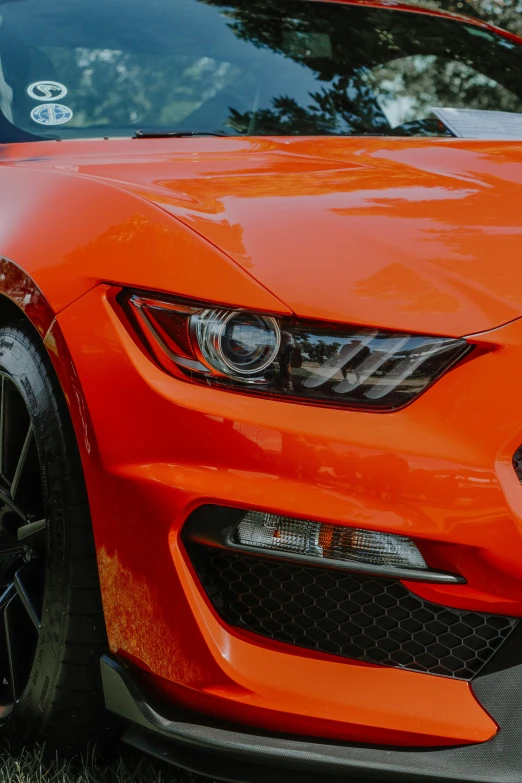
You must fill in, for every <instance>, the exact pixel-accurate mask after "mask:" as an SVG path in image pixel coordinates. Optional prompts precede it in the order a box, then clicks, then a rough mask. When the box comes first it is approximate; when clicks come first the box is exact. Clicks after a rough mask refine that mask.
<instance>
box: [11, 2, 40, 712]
mask: <svg viewBox="0 0 522 783" xmlns="http://www.w3.org/2000/svg"><path fill="white" fill-rule="evenodd" d="M0 2H1V0H0ZM44 516H45V503H44V495H43V483H42V474H41V465H40V460H39V455H38V448H37V443H36V438H35V429H34V424H33V422H32V419H31V414H30V411H29V410H28V408H27V406H26V404H25V402H24V399H23V394H21V393H20V390H19V388H18V386H17V383H16V381H15V380H14V379H13V378H11V377H10V376H9V375H8V374H6V373H4V372H3V371H0V585H1V586H0V723H1V722H2V720H3V719H4V717H5V716H7V715H8V714H9V712H10V711H11V710H12V709H13V708H14V707H15V705H16V703H17V700H18V699H20V697H21V696H22V693H23V691H24V689H25V687H26V685H27V682H28V680H29V677H30V674H31V668H32V664H33V659H34V655H35V650H36V645H37V640H38V635H39V632H40V629H41V624H42V614H43V595H44V584H45V536H46V530H47V527H48V525H47V520H46V519H44ZM5 585H7V586H5Z"/></svg>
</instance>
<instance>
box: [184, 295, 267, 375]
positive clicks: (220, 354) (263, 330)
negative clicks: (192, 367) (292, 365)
mask: <svg viewBox="0 0 522 783" xmlns="http://www.w3.org/2000/svg"><path fill="white" fill-rule="evenodd" d="M190 327H191V331H192V333H193V335H194V337H195V339H194V341H193V342H194V347H195V349H196V352H201V359H202V361H203V362H204V363H205V364H207V365H208V368H209V369H210V370H214V371H217V372H221V373H222V374H223V375H226V376H228V377H230V378H237V377H240V378H241V377H247V378H257V379H261V381H262V378H263V373H264V371H265V370H268V368H269V367H270V366H271V365H272V364H273V363H274V361H275V360H276V359H277V355H278V353H279V347H280V345H281V332H280V331H279V326H278V325H277V321H276V320H275V319H274V318H267V317H266V316H263V315H255V314H254V313H247V312H244V311H241V312H237V311H230V310H204V311H203V312H202V313H194V315H193V316H192V318H191V321H190Z"/></svg>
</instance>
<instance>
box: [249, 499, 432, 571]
mask: <svg viewBox="0 0 522 783" xmlns="http://www.w3.org/2000/svg"><path fill="white" fill-rule="evenodd" d="M236 543H238V544H242V545H243V546H248V547H255V548H257V549H263V550H272V551H273V552H277V551H279V552H281V551H282V552H289V553H293V554H296V555H307V556H312V557H317V558H320V559H324V560H338V561H341V562H347V561H357V562H359V563H367V564H370V565H379V566H391V567H393V568H416V569H427V568H428V566H427V564H426V561H425V560H424V558H423V556H422V555H421V553H420V552H419V550H418V548H417V547H416V545H415V544H414V542H413V541H412V540H411V539H410V538H406V537H405V536H399V535H394V534H392V533H380V532H376V531H373V530H362V529H360V528H349V527H341V526H340V525H331V524H326V523H322V522H313V521H311V520H302V519H289V518H288V517H281V516H277V515H275V514H266V513H263V512H260V511H249V512H248V514H247V515H246V516H245V517H244V518H243V519H242V520H241V522H240V523H239V526H238V528H237V531H236Z"/></svg>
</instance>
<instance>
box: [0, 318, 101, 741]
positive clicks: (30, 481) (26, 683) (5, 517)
mask: <svg viewBox="0 0 522 783" xmlns="http://www.w3.org/2000/svg"><path fill="white" fill-rule="evenodd" d="M106 645H107V642H106V633H105V627H104V622H103V613H102V607H101V598H100V588H99V582H98V570H97V564H96V554H95V548H94V541H93V534H92V526H91V520H90V516H89V506H88V501H87V494H86V489H85V484H84V480H83V473H82V468H81V463H80V456H79V452H78V446H77V443H76V439H75V435H74V431H73V428H72V423H71V420H70V416H69V411H68V409H67V405H66V402H65V399H64V395H63V393H62V390H61V388H60V386H59V384H58V381H57V378H56V376H55V373H54V370H53V367H52V365H51V363H50V361H49V357H48V356H47V353H46V351H45V349H44V347H43V346H42V344H41V341H40V339H39V337H38V335H37V334H36V332H33V330H32V328H31V327H30V326H29V325H26V324H25V323H24V322H20V323H16V324H13V325H11V326H8V327H4V328H1V329H0V726H1V728H0V737H1V736H3V737H4V738H7V740H8V742H9V744H10V746H11V747H15V748H18V747H21V746H23V745H27V744H32V743H33V742H35V741H38V742H42V743H45V744H46V746H47V748H49V749H51V750H52V751H53V752H56V751H58V752H59V753H61V754H64V755H66V754H72V753H75V752H77V751H78V750H79V749H81V748H82V746H84V745H85V743H86V741H88V740H90V739H92V738H94V736H95V735H96V733H97V732H98V731H99V726H100V721H101V720H102V716H103V698H102V690H101V675H100V666H99V660H100V655H102V654H103V652H104V651H105V650H106Z"/></svg>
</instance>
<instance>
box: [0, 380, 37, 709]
mask: <svg viewBox="0 0 522 783" xmlns="http://www.w3.org/2000/svg"><path fill="white" fill-rule="evenodd" d="M46 528H47V521H46V515H45V504H44V497H43V485H42V472H41V468H40V461H39V458H38V451H37V446H36V439H35V433H34V425H33V422H32V419H31V416H30V414H29V411H28V409H27V406H26V404H25V402H24V399H23V397H22V395H21V394H20V392H19V390H18V389H17V387H16V385H15V383H14V382H13V380H12V379H11V378H10V376H8V375H6V374H5V373H0V719H2V718H4V717H6V716H7V715H9V713H10V712H11V711H12V709H13V707H14V705H15V704H16V702H17V701H18V700H19V699H20V697H21V696H22V694H23V692H24V690H25V688H26V686H27V683H28V681H29V677H30V674H31V668H32V664H33V661H34V657H35V652H36V646H37V644H38V637H39V633H40V628H41V618H42V605H43V594H44V584H45V531H46Z"/></svg>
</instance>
